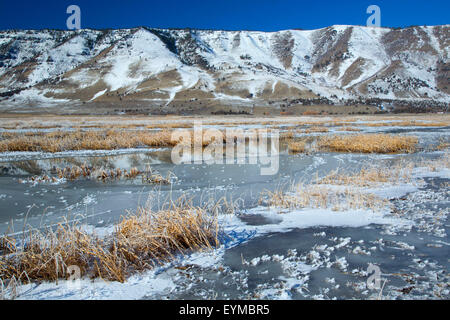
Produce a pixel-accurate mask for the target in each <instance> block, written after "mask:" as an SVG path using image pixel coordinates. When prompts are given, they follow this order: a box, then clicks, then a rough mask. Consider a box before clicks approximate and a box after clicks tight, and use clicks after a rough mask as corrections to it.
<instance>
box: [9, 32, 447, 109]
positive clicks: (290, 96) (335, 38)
mask: <svg viewBox="0 0 450 320" xmlns="http://www.w3.org/2000/svg"><path fill="white" fill-rule="evenodd" d="M449 49H450V26H449V25H445V26H436V27H411V28H406V29H387V28H368V27H360V26H332V27H328V28H324V29H319V30H312V31H300V30H286V31H279V32H272V33H266V32H251V31H204V30H202V31H200V30H186V29H185V30H163V29H149V28H135V29H125V30H104V31H98V30H79V31H55V30H43V31H3V32H0V106H3V107H5V106H8V107H14V106H22V105H28V106H33V107H34V106H36V107H43V106H44V107H45V106H48V105H58V104H68V103H69V104H73V105H77V104H104V105H108V104H109V105H117V104H119V103H128V104H132V103H135V104H139V105H140V106H142V105H145V106H151V107H158V108H165V107H177V106H180V105H181V106H182V105H183V104H184V105H189V104H197V105H199V104H202V103H203V105H204V107H205V108H207V107H208V105H211V104H222V105H226V104H239V105H244V106H245V105H248V106H254V105H268V106H274V107H276V106H279V105H280V104H282V103H285V104H286V103H287V105H289V103H292V102H295V103H297V104H302V103H308V101H314V102H315V103H328V104H330V103H337V104H338V103H344V101H348V100H350V99H353V100H355V101H357V100H358V101H362V100H364V99H381V100H386V101H396V100H402V101H414V102H417V101H419V102H421V103H423V102H427V101H428V102H438V103H441V104H444V105H445V104H448V103H449V102H450V81H449V78H450V72H449V70H450V60H449Z"/></svg>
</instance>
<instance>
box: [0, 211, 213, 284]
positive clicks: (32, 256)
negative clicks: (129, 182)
mask: <svg viewBox="0 0 450 320" xmlns="http://www.w3.org/2000/svg"><path fill="white" fill-rule="evenodd" d="M218 232H219V228H218V224H217V217H216V216H212V215H209V214H208V213H207V212H206V211H205V210H204V209H202V208H198V207H192V206H190V205H188V204H186V203H184V204H183V206H180V205H179V204H173V205H172V206H170V207H169V208H167V209H165V210H163V211H159V212H152V211H150V210H147V209H139V210H138V212H137V214H136V215H130V216H128V217H125V218H123V220H122V221H121V222H120V223H119V224H118V225H117V226H116V228H115V231H114V233H113V234H112V235H110V236H107V237H105V238H99V237H96V236H95V235H93V234H90V233H87V232H86V231H84V230H83V228H81V227H80V226H78V225H68V224H60V225H59V226H58V228H57V229H56V230H47V231H46V232H43V233H41V232H39V231H36V230H31V231H28V232H26V233H25V234H24V235H23V239H22V241H21V243H23V244H22V245H20V246H16V245H12V244H15V243H16V242H19V241H18V240H16V239H11V238H7V237H3V238H2V240H1V241H2V242H1V243H2V244H5V243H6V247H7V248H9V249H8V251H5V250H2V252H0V279H2V281H7V280H11V279H17V280H18V281H20V282H22V283H24V282H29V281H34V280H37V281H57V280H58V279H64V278H67V277H68V274H67V268H68V267H69V266H72V265H75V266H78V267H79V268H80V271H81V275H82V276H87V277H90V278H102V279H105V280H110V281H119V282H124V281H125V280H126V279H127V277H128V276H130V275H131V274H133V273H134V272H139V271H143V270H146V269H149V268H152V267H154V266H155V265H159V264H162V263H164V262H167V261H170V260H171V259H173V257H174V256H175V255H178V254H186V253H189V252H192V251H194V250H196V251H197V250H203V249H209V248H213V247H216V246H217V245H218V244H219V242H218ZM3 248H4V246H3Z"/></svg>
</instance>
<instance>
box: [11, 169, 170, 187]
mask: <svg viewBox="0 0 450 320" xmlns="http://www.w3.org/2000/svg"><path fill="white" fill-rule="evenodd" d="M139 176H140V177H141V178H142V182H143V183H155V184H171V183H172V180H173V179H174V178H175V179H176V176H175V175H174V174H173V173H172V172H170V171H169V172H168V173H167V176H166V177H163V176H162V175H161V174H159V173H158V172H153V170H152V169H151V168H150V167H147V169H146V170H145V171H141V170H139V169H137V168H136V167H134V168H131V169H130V170H129V171H128V170H127V169H121V168H116V169H103V168H98V169H97V168H95V167H92V166H87V165H86V164H82V165H81V166H72V167H65V168H63V169H60V168H57V169H56V177H52V176H49V175H46V174H45V175H43V176H32V177H30V178H28V179H27V180H25V182H30V183H46V182H53V183H55V182H58V181H61V179H65V180H69V181H74V180H78V179H96V180H99V181H102V182H109V181H114V180H122V179H127V180H133V179H135V178H137V177H139ZM58 179H60V180H58ZM19 182H20V183H23V182H24V181H23V180H22V179H19Z"/></svg>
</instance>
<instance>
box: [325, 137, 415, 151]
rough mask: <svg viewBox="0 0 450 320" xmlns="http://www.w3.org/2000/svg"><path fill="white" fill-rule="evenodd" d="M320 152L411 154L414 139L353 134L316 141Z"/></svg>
mask: <svg viewBox="0 0 450 320" xmlns="http://www.w3.org/2000/svg"><path fill="white" fill-rule="evenodd" d="M317 142H318V147H319V148H320V149H321V150H329V151H333V152H355V153H397V152H406V153H411V152H414V151H415V149H416V145H417V143H418V139H417V138H416V137H402V136H394V135H388V134H354V135H344V136H338V135H334V136H326V137H320V139H319V140H318V141H317Z"/></svg>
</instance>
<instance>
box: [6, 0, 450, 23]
mask: <svg viewBox="0 0 450 320" xmlns="http://www.w3.org/2000/svg"><path fill="white" fill-rule="evenodd" d="M71 4H77V5H79V6H80V8H81V27H82V28H95V29H104V28H129V27H136V26H148V27H160V28H186V27H190V28H199V29H224V30H261V31H276V30H284V29H296V28H298V29H316V28H321V27H325V26H330V25H333V24H349V25H365V24H366V20H367V18H368V16H369V15H368V14H366V8H367V7H368V6H369V5H371V4H376V5H378V6H379V7H380V8H381V25H382V26H387V27H405V26H410V25H439V24H450V18H449V17H450V14H449V12H450V1H448V0H426V1H417V0H389V1H388V0H369V1H366V0H359V1H358V0H336V1H321V0H309V1H303V0H258V1H255V0H209V1H205V0H203V1H201V0H193V1H189V0H159V1H154V0H147V1H146V0H108V1H105V0H88V1H87V0H69V1H66V0H54V1H42V0H34V1H21V0H15V1H11V0H7V1H5V0H0V29H2V30H3V29H43V28H52V29H65V28H66V19H67V17H68V14H66V8H67V6H69V5H71Z"/></svg>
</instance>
